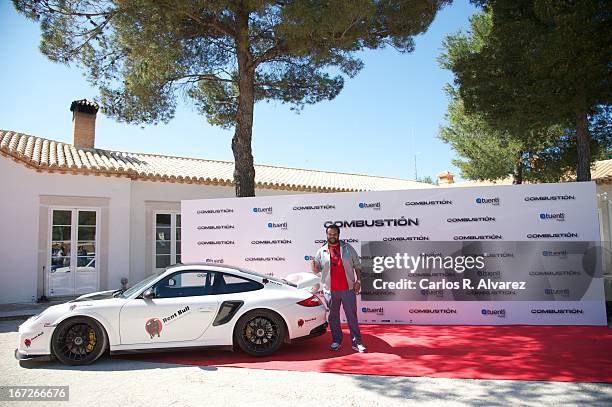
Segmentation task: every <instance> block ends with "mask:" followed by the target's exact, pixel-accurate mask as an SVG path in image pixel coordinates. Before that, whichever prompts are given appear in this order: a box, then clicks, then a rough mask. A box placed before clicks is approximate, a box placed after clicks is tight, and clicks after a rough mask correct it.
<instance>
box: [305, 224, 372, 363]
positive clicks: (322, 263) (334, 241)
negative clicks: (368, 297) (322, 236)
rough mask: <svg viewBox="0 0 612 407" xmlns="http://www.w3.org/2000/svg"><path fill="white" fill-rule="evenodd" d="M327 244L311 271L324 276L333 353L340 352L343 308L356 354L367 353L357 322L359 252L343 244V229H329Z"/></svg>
mask: <svg viewBox="0 0 612 407" xmlns="http://www.w3.org/2000/svg"><path fill="white" fill-rule="evenodd" d="M325 231H326V234H327V243H325V244H324V245H323V246H322V247H321V248H320V249H319V250H318V251H317V254H316V255H315V257H314V259H312V262H311V268H312V271H313V272H314V273H315V274H319V273H321V285H322V286H323V294H324V295H325V301H326V302H327V306H328V308H329V326H330V328H331V332H332V340H333V342H332V344H331V346H330V349H331V350H334V351H335V350H338V349H340V344H341V343H342V328H340V306H341V305H342V307H343V308H344V315H346V321H347V323H348V326H349V331H350V333H351V339H352V342H353V350H356V351H357V352H365V350H366V348H365V346H363V344H362V343H361V333H360V332H359V323H358V322H357V294H358V293H359V291H360V290H361V263H360V261H359V256H358V255H357V252H356V251H355V249H354V248H353V246H351V245H350V244H348V243H346V242H342V241H340V228H339V227H338V226H336V225H330V226H328V227H327V229H326V230H325Z"/></svg>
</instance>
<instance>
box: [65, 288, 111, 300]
mask: <svg viewBox="0 0 612 407" xmlns="http://www.w3.org/2000/svg"><path fill="white" fill-rule="evenodd" d="M116 291H117V290H107V291H98V292H95V293H90V294H85V295H81V296H80V297H78V298H75V299H74V300H72V301H70V302H79V301H94V300H106V299H108V298H113V293H114V292H116Z"/></svg>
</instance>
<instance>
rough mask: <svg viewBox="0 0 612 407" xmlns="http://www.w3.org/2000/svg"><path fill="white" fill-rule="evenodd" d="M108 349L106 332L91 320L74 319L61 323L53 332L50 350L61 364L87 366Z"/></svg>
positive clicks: (83, 318) (86, 318) (85, 318)
mask: <svg viewBox="0 0 612 407" xmlns="http://www.w3.org/2000/svg"><path fill="white" fill-rule="evenodd" d="M107 347H108V337H107V335H106V331H105V330H104V328H103V327H102V325H100V323H99V322H98V321H96V320H94V319H93V318H88V317H75V318H70V319H67V320H65V321H62V322H61V323H60V324H59V325H58V327H57V328H56V329H55V331H54V332H53V337H52V339H51V350H52V351H53V354H54V356H55V357H56V358H57V359H58V360H59V361H60V362H62V363H63V364H65V365H70V366H82V365H89V364H91V363H93V362H95V361H96V360H97V359H98V358H99V357H100V356H102V354H103V353H104V351H105V350H106V348H107Z"/></svg>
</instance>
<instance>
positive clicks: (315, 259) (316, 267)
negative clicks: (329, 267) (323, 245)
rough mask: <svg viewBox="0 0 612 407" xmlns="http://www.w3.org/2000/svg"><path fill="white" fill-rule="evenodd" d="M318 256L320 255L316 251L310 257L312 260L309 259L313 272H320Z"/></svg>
mask: <svg viewBox="0 0 612 407" xmlns="http://www.w3.org/2000/svg"><path fill="white" fill-rule="evenodd" d="M320 257H321V255H320V253H319V252H318V251H317V254H316V255H315V256H314V257H313V258H312V260H310V269H311V270H312V272H313V273H315V274H320V273H321V269H322V267H321V259H320Z"/></svg>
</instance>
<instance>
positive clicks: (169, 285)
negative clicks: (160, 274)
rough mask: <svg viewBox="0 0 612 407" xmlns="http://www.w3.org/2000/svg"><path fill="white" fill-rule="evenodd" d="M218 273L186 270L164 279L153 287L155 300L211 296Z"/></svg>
mask: <svg viewBox="0 0 612 407" xmlns="http://www.w3.org/2000/svg"><path fill="white" fill-rule="evenodd" d="M215 277H216V273H215V272H213V271H202V270H196V271H194V270H185V271H179V272H177V273H174V274H171V275H170V276H168V277H164V278H162V279H161V280H160V281H158V282H157V283H156V284H155V285H154V286H153V292H154V293H155V298H176V297H194V296H200V295H210V294H212V291H213V285H214V283H215Z"/></svg>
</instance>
